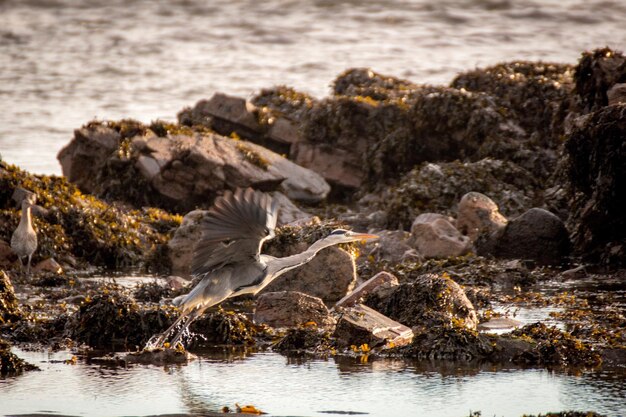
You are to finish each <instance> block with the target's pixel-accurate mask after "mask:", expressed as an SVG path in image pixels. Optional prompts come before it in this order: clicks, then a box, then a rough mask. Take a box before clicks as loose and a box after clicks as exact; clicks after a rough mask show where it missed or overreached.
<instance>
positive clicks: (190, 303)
mask: <svg viewBox="0 0 626 417" xmlns="http://www.w3.org/2000/svg"><path fill="white" fill-rule="evenodd" d="M277 215H278V209H277V206H276V202H275V201H274V200H272V198H271V197H270V196H269V195H267V194H265V193H262V192H259V191H254V190H252V189H251V188H248V189H246V190H245V191H244V190H242V189H237V190H236V191H235V192H234V193H232V192H230V191H226V193H224V195H223V196H222V197H219V198H217V200H216V201H215V203H214V204H213V207H211V208H210V209H209V212H208V214H207V217H206V218H205V220H204V221H203V222H202V223H201V225H202V226H201V227H202V238H201V239H200V240H199V241H198V243H197V245H196V249H195V252H194V255H193V260H192V264H191V273H192V275H194V276H197V277H202V280H201V281H200V282H199V283H198V284H197V285H196V286H195V287H194V288H193V289H192V290H191V292H189V293H188V294H187V295H185V296H182V297H180V298H179V299H177V300H175V304H177V305H178V306H179V308H180V309H181V315H180V317H179V318H178V319H177V320H176V321H175V322H174V324H172V325H171V326H170V327H169V328H168V329H167V330H165V331H164V332H163V333H161V334H160V335H157V336H155V337H153V338H152V339H151V341H150V342H148V345H147V347H148V348H152V347H163V346H164V343H165V341H166V340H167V338H168V336H169V335H170V333H172V331H173V330H174V329H176V328H177V327H178V326H179V325H180V324H181V322H182V321H183V320H185V319H186V321H185V323H184V325H183V326H182V328H181V329H180V330H179V331H178V333H177V334H176V335H175V336H174V337H173V338H172V339H171V342H170V346H171V347H173V348H175V347H176V345H177V343H178V342H179V341H180V339H181V337H182V335H183V334H184V332H185V331H186V329H187V328H188V327H189V325H190V324H191V323H192V322H193V321H194V320H195V319H197V318H198V317H199V316H201V315H202V313H204V311H205V310H206V309H207V308H209V307H211V306H214V305H216V304H219V303H221V302H222V301H224V300H226V299H227V298H230V297H235V296H238V295H242V294H256V293H258V292H259V291H261V290H262V289H263V288H265V287H266V286H267V285H268V284H269V283H270V282H272V281H273V280H274V279H276V278H277V277H279V276H280V275H282V274H284V273H285V272H287V271H289V270H292V269H294V268H297V267H299V266H301V265H304V264H306V263H307V262H309V261H311V260H312V259H313V258H314V257H315V255H316V254H317V253H318V252H319V251H320V250H322V249H324V248H327V247H329V246H333V245H337V244H339V243H348V242H355V241H359V240H365V239H374V238H377V237H378V236H376V235H371V234H366V233H355V232H352V231H349V230H344V229H336V230H334V231H332V232H331V233H330V235H328V236H326V237H325V238H323V239H320V240H318V241H317V242H315V243H313V244H312V245H311V246H310V247H309V248H308V249H306V250H305V251H304V252H301V253H298V254H296V255H292V256H286V257H284V258H276V257H273V256H269V255H263V254H261V246H262V245H263V242H265V241H266V240H269V239H271V238H273V237H274V228H275V227H276V219H277ZM154 339H156V340H154Z"/></svg>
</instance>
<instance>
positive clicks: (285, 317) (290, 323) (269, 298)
mask: <svg viewBox="0 0 626 417" xmlns="http://www.w3.org/2000/svg"><path fill="white" fill-rule="evenodd" d="M254 322H255V323H258V324H267V325H268V326H270V327H297V326H302V325H305V324H307V323H310V322H313V323H315V324H316V325H317V326H319V327H329V326H333V325H334V324H335V320H334V319H333V318H332V316H331V315H330V313H329V311H328V309H327V308H326V306H325V305H324V303H323V302H322V300H321V299H319V298H317V297H313V296H310V295H307V294H303V293H301V292H297V291H279V292H266V293H264V294H262V295H261V296H260V297H259V298H258V300H257V303H256V309H255V310H254Z"/></svg>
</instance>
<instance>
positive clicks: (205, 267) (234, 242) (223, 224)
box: [191, 188, 278, 275]
mask: <svg viewBox="0 0 626 417" xmlns="http://www.w3.org/2000/svg"><path fill="white" fill-rule="evenodd" d="M277 212H278V209H277V206H276V202H275V201H274V200H273V199H272V198H271V197H270V196H269V195H267V194H265V193H261V192H259V191H254V190H252V189H251V188H248V189H246V190H245V191H244V190H242V189H237V190H236V191H235V192H234V193H232V192H230V191H226V193H225V194H224V195H223V196H222V197H219V198H218V199H217V200H216V201H215V203H214V204H213V207H211V209H210V210H209V213H208V216H207V217H206V218H205V220H204V221H203V223H202V226H201V227H202V238H201V239H200V241H199V242H198V244H197V245H196V250H195V252H194V256H193V261H192V264H191V271H192V274H193V275H202V274H206V273H208V272H211V271H213V270H215V269H216V268H220V267H223V266H225V265H230V264H238V263H242V262H255V261H258V260H259V254H260V251H261V245H262V243H263V242H264V241H265V240H267V239H270V238H272V237H273V236H274V228H275V227H276V220H277V215H278V213H277Z"/></svg>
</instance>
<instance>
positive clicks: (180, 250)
mask: <svg viewBox="0 0 626 417" xmlns="http://www.w3.org/2000/svg"><path fill="white" fill-rule="evenodd" d="M208 213H209V212H208V210H194V211H191V212H189V213H187V214H186V215H185V217H183V221H182V223H181V224H180V227H178V229H176V232H174V236H172V238H171V239H170V240H169V242H167V248H168V252H167V254H168V257H169V259H170V262H171V266H172V268H171V270H172V273H173V274H179V275H182V276H186V277H188V276H189V275H190V274H191V269H190V268H191V260H192V258H193V252H194V250H195V248H196V243H197V242H198V241H199V240H200V238H201V237H202V231H201V223H202V221H203V219H204V218H205V217H206V216H207V215H208Z"/></svg>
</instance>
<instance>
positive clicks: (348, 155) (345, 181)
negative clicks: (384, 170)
mask: <svg viewBox="0 0 626 417" xmlns="http://www.w3.org/2000/svg"><path fill="white" fill-rule="evenodd" d="M290 158H291V159H292V160H293V161H294V162H295V163H297V164H298V165H301V166H303V167H305V168H308V169H310V170H312V171H315V172H317V173H319V174H321V175H322V176H323V177H324V179H325V180H326V181H328V182H330V183H331V184H336V185H339V186H341V187H346V188H358V187H360V186H361V183H362V182H363V179H364V177H365V173H364V172H363V169H362V164H361V161H360V155H359V154H357V153H355V152H351V151H349V150H343V149H334V148H330V147H323V146H318V145H315V144H311V143H308V142H297V143H295V144H294V145H292V146H291V153H290Z"/></svg>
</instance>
